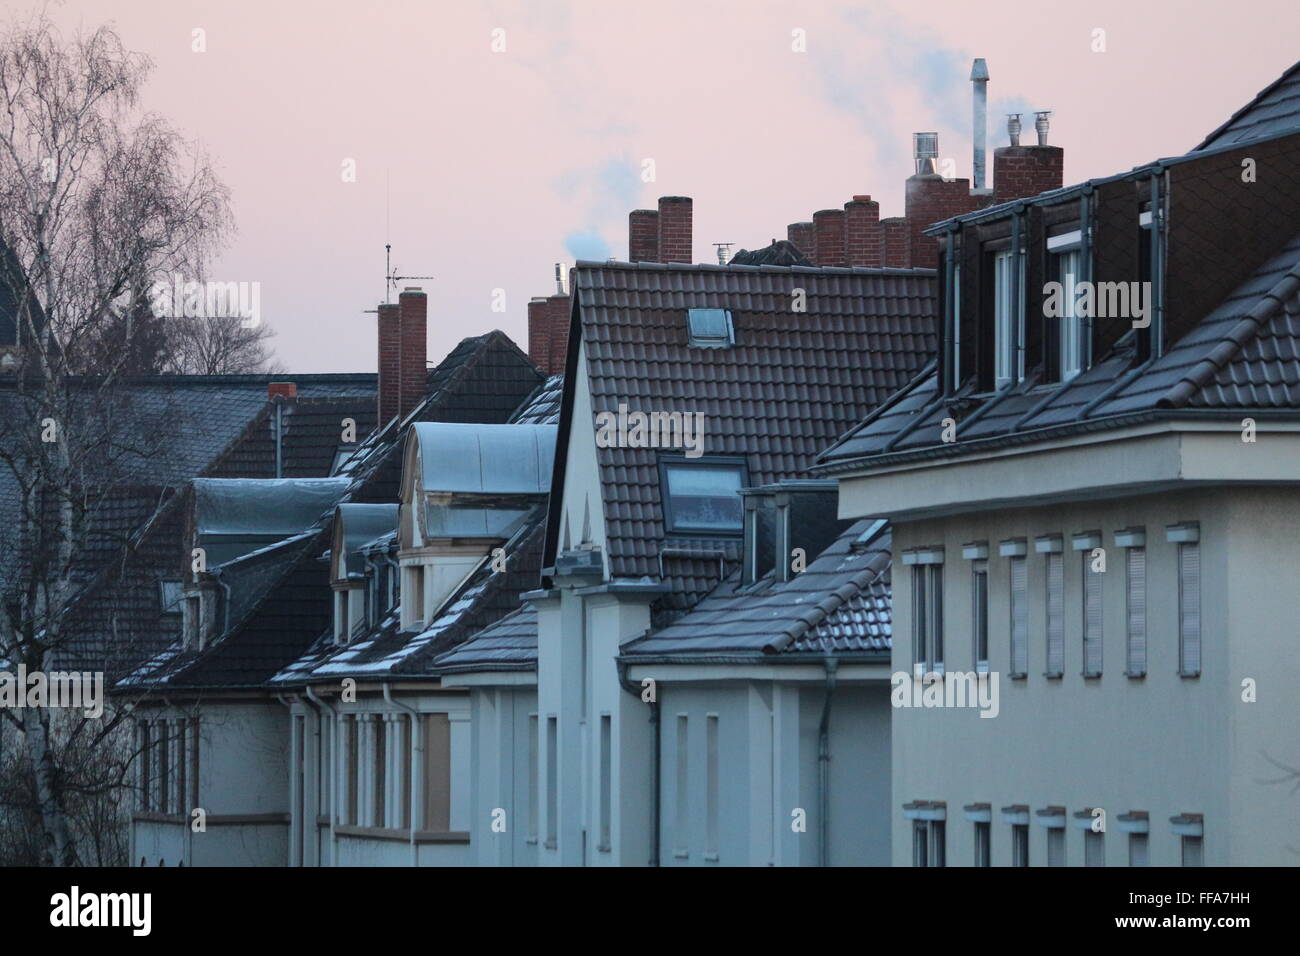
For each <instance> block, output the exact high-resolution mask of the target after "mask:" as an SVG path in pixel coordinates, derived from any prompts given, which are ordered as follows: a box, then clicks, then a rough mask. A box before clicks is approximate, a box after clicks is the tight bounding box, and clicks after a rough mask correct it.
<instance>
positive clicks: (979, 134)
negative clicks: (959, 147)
mask: <svg viewBox="0 0 1300 956" xmlns="http://www.w3.org/2000/svg"><path fill="white" fill-rule="evenodd" d="M970 81H971V83H972V84H973V86H974V90H973V96H972V99H971V142H972V146H973V148H974V151H975V156H974V163H973V166H974V168H973V170H972V172H971V191H972V192H980V191H981V190H983V189H984V158H985V153H986V151H987V148H988V122H989V120H988V108H989V67H988V64H987V63H985V62H984V57H982V56H981V57H976V58H975V62H974V63H972V64H971V68H970Z"/></svg>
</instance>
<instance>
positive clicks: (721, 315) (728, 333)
mask: <svg viewBox="0 0 1300 956" xmlns="http://www.w3.org/2000/svg"><path fill="white" fill-rule="evenodd" d="M686 326H687V331H688V339H687V341H688V344H689V345H690V346H691V347H692V348H697V349H725V348H727V347H728V346H730V345H734V344H735V343H736V329H735V326H734V325H733V324H732V322H731V312H730V310H728V309H688V310H687V311H686Z"/></svg>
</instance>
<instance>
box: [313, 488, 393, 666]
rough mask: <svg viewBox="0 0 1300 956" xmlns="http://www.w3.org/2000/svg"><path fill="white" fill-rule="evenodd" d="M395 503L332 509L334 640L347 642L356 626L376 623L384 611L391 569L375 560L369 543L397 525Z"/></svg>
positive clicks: (361, 627) (331, 568) (331, 574)
mask: <svg viewBox="0 0 1300 956" xmlns="http://www.w3.org/2000/svg"><path fill="white" fill-rule="evenodd" d="M397 512H398V506H397V505H392V504H342V505H339V506H338V508H337V509H335V512H334V538H333V541H332V543H331V545H330V588H331V589H332V590H333V592H334V643H336V644H348V643H350V640H351V636H352V634H353V633H354V632H355V631H357V630H358V629H364V628H366V627H370V626H373V625H375V624H378V623H379V621H380V619H381V618H382V616H383V613H384V611H386V610H387V607H386V606H382V605H384V604H385V603H386V602H384V601H383V599H382V595H383V594H384V593H385V588H384V583H385V580H386V578H387V577H388V576H389V575H391V574H392V573H393V569H391V568H388V567H385V566H384V564H383V562H382V560H381V562H379V563H376V562H375V561H374V560H373V559H372V558H371V557H370V555H369V553H368V552H369V550H370V549H369V546H370V545H371V544H372V543H374V542H375V541H376V540H377V539H379V538H382V537H383V536H385V535H387V534H390V533H391V532H392V531H393V530H394V529H396V527H397Z"/></svg>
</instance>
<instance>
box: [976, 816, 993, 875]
mask: <svg viewBox="0 0 1300 956" xmlns="http://www.w3.org/2000/svg"><path fill="white" fill-rule="evenodd" d="M975 865H976V866H992V865H993V824H991V823H988V822H987V821H979V822H976V824H975Z"/></svg>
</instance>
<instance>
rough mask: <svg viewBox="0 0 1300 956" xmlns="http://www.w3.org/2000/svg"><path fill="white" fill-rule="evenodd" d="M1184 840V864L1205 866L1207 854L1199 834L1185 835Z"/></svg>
mask: <svg viewBox="0 0 1300 956" xmlns="http://www.w3.org/2000/svg"><path fill="white" fill-rule="evenodd" d="M1182 841H1183V866H1204V865H1205V856H1204V853H1203V847H1202V845H1201V838H1200V837H1198V836H1185V837H1183V838H1182Z"/></svg>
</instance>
